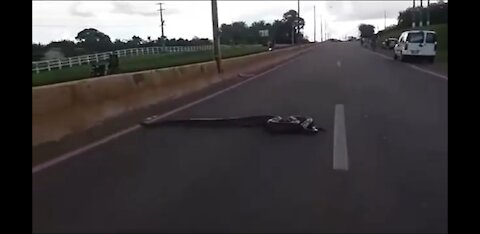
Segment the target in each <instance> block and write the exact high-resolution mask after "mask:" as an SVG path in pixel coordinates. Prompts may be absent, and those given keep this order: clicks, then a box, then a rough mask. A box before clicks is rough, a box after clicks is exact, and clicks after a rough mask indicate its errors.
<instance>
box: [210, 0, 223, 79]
mask: <svg viewBox="0 0 480 234" xmlns="http://www.w3.org/2000/svg"><path fill="white" fill-rule="evenodd" d="M212 27H213V54H214V57H215V61H216V63H217V71H218V73H222V57H221V55H220V38H219V36H220V30H219V28H218V13H217V0H212Z"/></svg>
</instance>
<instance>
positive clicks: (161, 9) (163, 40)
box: [157, 3, 165, 51]
mask: <svg viewBox="0 0 480 234" xmlns="http://www.w3.org/2000/svg"><path fill="white" fill-rule="evenodd" d="M162 4H163V3H157V5H160V9H159V10H158V11H160V27H161V28H162V37H161V38H160V41H161V43H162V50H163V51H165V34H164V33H163V25H164V24H165V20H163V10H165V9H163V8H162Z"/></svg>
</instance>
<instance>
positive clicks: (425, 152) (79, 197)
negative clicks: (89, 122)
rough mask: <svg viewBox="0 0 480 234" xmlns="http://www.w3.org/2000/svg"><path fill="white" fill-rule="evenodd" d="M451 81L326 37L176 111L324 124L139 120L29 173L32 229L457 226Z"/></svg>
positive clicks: (393, 228)
mask: <svg viewBox="0 0 480 234" xmlns="http://www.w3.org/2000/svg"><path fill="white" fill-rule="evenodd" d="M447 90H448V80H445V79H442V78H440V77H437V76H434V75H432V74H428V73H425V72H422V71H420V70H418V69H413V68H412V67H411V66H409V65H406V64H403V63H400V62H398V61H393V60H391V59H387V58H384V57H381V56H378V55H377V54H374V53H372V52H370V51H368V50H367V49H365V48H361V47H360V45H359V43H324V44H321V45H319V46H316V47H315V48H313V49H312V50H311V52H308V53H305V54H304V55H301V56H300V57H298V58H297V59H295V60H293V61H291V62H289V63H288V64H286V65H285V66H282V67H280V68H278V69H276V70H274V71H272V72H269V73H267V74H265V75H263V76H260V77H258V78H256V79H254V80H251V81H249V82H247V83H245V84H243V85H241V86H239V87H237V88H235V89H232V90H230V91H228V92H225V93H223V94H221V95H219V96H216V97H214V98H212V99H209V100H207V101H205V102H202V103H200V104H197V105H195V106H193V107H191V108H188V109H186V110H183V111H181V112H179V113H177V114H175V117H228V116H248V115H262V114H278V115H291V114H301V115H308V116H311V117H313V118H314V119H315V121H316V124H317V125H318V126H319V127H322V128H325V129H326V130H327V131H326V132H325V133H320V134H318V135H315V136H295V135H288V136H271V135H269V134H266V133H265V132H263V131H262V130H261V129H205V128H202V129H188V128H183V127H179V128H165V129H140V130H137V131H133V132H131V133H129V134H126V135H124V136H122V137H120V138H117V139H115V140H113V141H110V142H108V143H106V144H103V145H101V146H99V147H96V148H94V149H92V150H90V151H87V152H85V153H82V154H80V155H77V156H75V157H72V158H70V159H68V160H66V161H63V162H61V163H58V164H56V165H54V166H52V167H49V168H46V169H44V170H42V171H39V172H37V173H32V179H33V184H32V200H33V209H32V218H33V223H32V224H33V231H34V232H73V231H75V232H110V233H111V232H114V233H122V232H130V233H131V232H316V233H318V232H382V233H383V232H416V233H418V232H447V219H448V217H447V93H448V91H447Z"/></svg>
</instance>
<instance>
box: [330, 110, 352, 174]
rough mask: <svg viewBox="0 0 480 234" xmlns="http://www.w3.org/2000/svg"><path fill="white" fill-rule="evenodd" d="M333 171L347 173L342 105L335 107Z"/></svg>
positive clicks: (345, 132) (345, 136)
mask: <svg viewBox="0 0 480 234" xmlns="http://www.w3.org/2000/svg"><path fill="white" fill-rule="evenodd" d="M333 169H334V170H344V171H348V150H347V131H346V127H345V107H344V106H343V105H342V104H337V105H335V123H334V130H333Z"/></svg>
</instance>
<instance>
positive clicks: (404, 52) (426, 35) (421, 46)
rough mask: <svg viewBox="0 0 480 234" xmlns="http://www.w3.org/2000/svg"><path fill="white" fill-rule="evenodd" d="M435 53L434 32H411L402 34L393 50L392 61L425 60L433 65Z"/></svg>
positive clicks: (435, 37)
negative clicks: (415, 58) (410, 58)
mask: <svg viewBox="0 0 480 234" xmlns="http://www.w3.org/2000/svg"><path fill="white" fill-rule="evenodd" d="M436 51H437V34H436V33H435V32H434V31H424V30H412V31H406V32H403V33H402V34H401V35H400V37H399V38H398V43H397V44H396V45H395V47H394V48H393V59H397V58H399V59H400V61H405V59H407V58H409V57H420V58H425V59H427V60H428V62H430V63H433V62H434V60H435V56H436V54H437V53H436Z"/></svg>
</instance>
